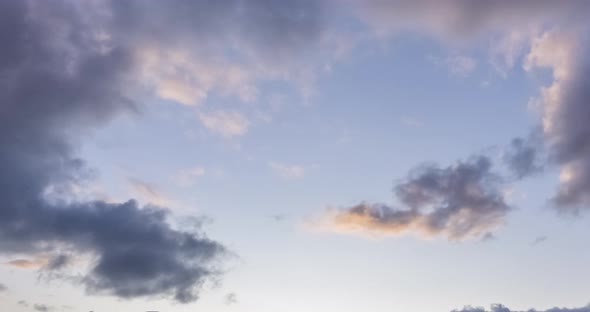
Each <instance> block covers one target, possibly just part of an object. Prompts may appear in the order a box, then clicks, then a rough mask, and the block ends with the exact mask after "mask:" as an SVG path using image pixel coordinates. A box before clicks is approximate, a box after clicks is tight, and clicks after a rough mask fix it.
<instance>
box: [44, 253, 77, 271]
mask: <svg viewBox="0 0 590 312" xmlns="http://www.w3.org/2000/svg"><path fill="white" fill-rule="evenodd" d="M71 261H72V259H71V257H70V256H68V255H64V254H61V255H57V256H55V257H53V258H51V259H49V262H47V265H46V266H45V269H46V270H49V271H55V270H61V269H63V268H65V267H67V266H68V265H69V264H70V262H71Z"/></svg>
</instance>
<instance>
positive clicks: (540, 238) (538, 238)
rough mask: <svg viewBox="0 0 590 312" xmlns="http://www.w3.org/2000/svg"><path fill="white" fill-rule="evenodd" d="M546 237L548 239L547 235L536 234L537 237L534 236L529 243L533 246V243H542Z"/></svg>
mask: <svg viewBox="0 0 590 312" xmlns="http://www.w3.org/2000/svg"><path fill="white" fill-rule="evenodd" d="M547 239H548V237H547V236H545V235H542V236H538V237H536V238H535V240H534V241H533V242H532V243H531V245H533V246H534V245H539V244H542V243H544V242H546V241H547Z"/></svg>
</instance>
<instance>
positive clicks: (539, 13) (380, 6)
mask: <svg viewBox="0 0 590 312" xmlns="http://www.w3.org/2000/svg"><path fill="white" fill-rule="evenodd" d="M349 3H352V7H353V8H354V10H355V12H358V14H359V15H360V18H361V19H362V20H363V21H364V22H365V23H367V24H369V25H370V26H371V27H373V29H374V31H375V32H377V33H378V34H380V35H388V34H391V33H396V32H400V31H408V30H410V31H419V32H423V33H426V34H429V35H435V36H439V37H443V38H445V39H449V38H450V39H461V40H464V39H468V38H472V37H474V36H475V35H478V34H481V33H483V32H498V31H510V30H513V29H515V28H520V29H523V28H527V27H529V26H531V25H535V26H540V25H543V24H545V23H548V22H553V23H561V24H563V25H572V24H583V23H584V21H585V19H586V18H587V17H588V16H589V15H590V13H588V12H589V9H590V4H589V3H588V2H587V1H584V0H573V1H568V2H567V3H562V2H556V1H553V0H541V1H538V0H524V1H502V0H491V1H485V2H482V1H477V2H473V1H465V0H448V1H437V0H419V1H407V0H393V1H387V0H368V1H362V2H355V1H349Z"/></svg>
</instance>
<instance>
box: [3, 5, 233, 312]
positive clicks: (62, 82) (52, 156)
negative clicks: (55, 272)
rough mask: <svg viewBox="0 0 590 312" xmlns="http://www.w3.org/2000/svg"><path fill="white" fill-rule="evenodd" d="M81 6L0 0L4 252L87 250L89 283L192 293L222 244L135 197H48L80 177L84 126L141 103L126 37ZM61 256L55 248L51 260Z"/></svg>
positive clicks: (95, 287) (211, 271)
mask: <svg viewBox="0 0 590 312" xmlns="http://www.w3.org/2000/svg"><path fill="white" fill-rule="evenodd" d="M84 9H86V8H84V7H82V4H80V3H78V2H76V1H72V2H70V1H54V2H51V3H49V2H44V1H41V2H39V1H20V0H10V1H2V2H1V3H0V40H2V45H3V49H2V50H1V51H0V172H2V175H0V200H1V205H0V252H1V253H3V254H11V253H29V254H39V253H44V252H47V251H50V250H52V249H54V248H66V249H69V250H73V251H75V252H82V253H88V254H91V255H93V256H94V258H95V259H96V260H95V262H94V263H93V264H92V266H91V270H90V271H89V272H88V273H87V274H86V275H85V276H83V277H82V279H81V280H80V282H81V283H82V285H84V286H85V287H86V290H87V291H88V292H89V293H99V294H109V295H115V296H119V297H123V298H134V297H142V296H143V297H151V296H156V297H171V298H173V299H175V300H177V301H179V302H190V301H193V300H195V299H197V297H198V294H199V290H200V288H201V286H202V285H203V283H204V282H205V281H207V280H208V279H209V278H212V277H214V276H215V275H216V272H217V270H216V266H217V264H218V262H219V259H220V257H221V256H222V255H223V254H224V248H223V246H221V245H220V244H219V243H217V242H215V241H212V240H210V239H208V238H206V237H205V236H204V235H203V234H201V233H199V232H194V231H180V230H177V229H175V228H173V227H172V226H171V225H170V224H169V223H168V221H167V216H168V212H167V211H166V210H162V209H158V208H152V207H143V208H142V207H139V206H138V204H137V203H136V202H135V201H133V200H130V201H128V202H125V203H107V202H103V201H91V202H76V201H68V200H64V199H56V198H48V197H47V196H46V194H47V193H48V192H49V191H55V190H67V189H68V185H72V184H74V183H77V182H79V181H80V180H83V179H85V176H86V175H87V172H88V170H87V169H86V167H85V164H84V162H83V160H81V159H79V158H78V157H77V156H76V146H77V144H78V142H79V141H80V140H81V139H83V137H84V134H85V133H86V132H88V131H91V130H92V129H93V128H95V127H98V126H100V125H102V124H104V123H105V122H108V121H109V120H110V119H111V118H112V117H114V116H116V115H117V114H120V113H123V112H125V111H127V112H131V111H134V110H137V108H138V107H139V105H138V103H136V102H135V101H134V100H133V98H132V97H131V96H130V92H129V90H132V89H133V88H132V87H133V84H134V82H133V81H132V79H130V75H131V73H132V72H133V71H132V69H133V68H134V66H136V60H135V59H134V51H133V48H134V47H131V46H126V45H124V44H117V42H110V43H108V44H107V43H105V41H104V38H103V37H102V36H101V34H100V29H99V27H98V26H97V24H93V23H91V22H92V21H94V20H93V19H92V18H90V17H91V16H89V15H88V14H89V13H88V12H87V11H85V10H84ZM127 88H129V89H127ZM67 260H68V258H67V257H64V256H58V257H56V258H53V259H52V260H51V261H50V262H49V268H51V269H58V268H62V267H63V266H65V265H66V264H67V262H68V261H67ZM35 308H36V309H37V310H39V309H43V308H44V306H42V305H38V306H36V307H35Z"/></svg>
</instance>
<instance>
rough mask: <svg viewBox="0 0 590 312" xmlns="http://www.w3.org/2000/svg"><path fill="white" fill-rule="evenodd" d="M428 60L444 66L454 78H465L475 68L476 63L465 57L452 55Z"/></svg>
mask: <svg viewBox="0 0 590 312" xmlns="http://www.w3.org/2000/svg"><path fill="white" fill-rule="evenodd" d="M430 60H431V61H432V62H433V63H434V64H435V65H439V66H444V67H446V68H447V69H448V71H449V72H450V73H451V74H452V75H455V76H460V77H467V76H469V75H470V74H471V73H472V72H473V71H474V70H475V68H476V67H477V61H476V60H475V59H474V58H472V57H469V56H465V55H453V56H448V57H446V58H439V57H431V58H430Z"/></svg>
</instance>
